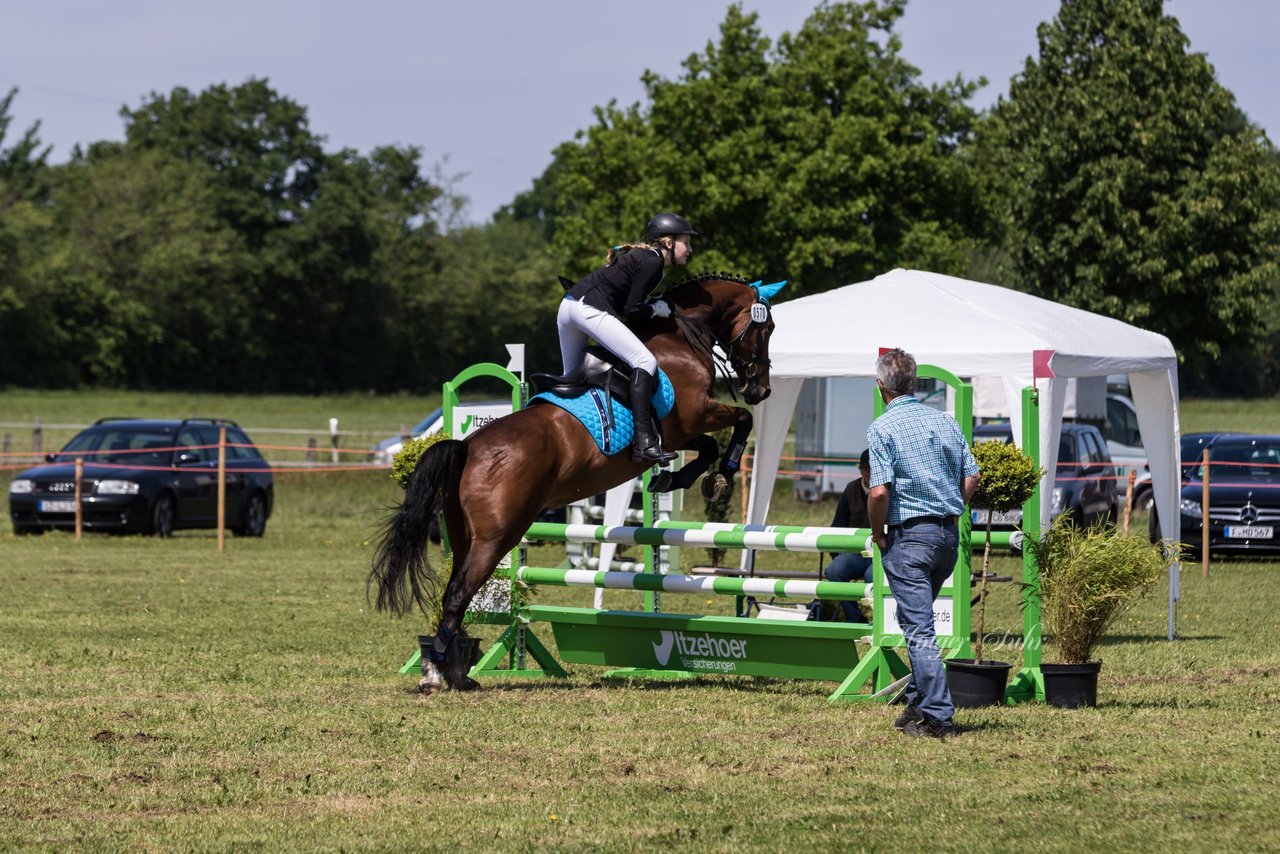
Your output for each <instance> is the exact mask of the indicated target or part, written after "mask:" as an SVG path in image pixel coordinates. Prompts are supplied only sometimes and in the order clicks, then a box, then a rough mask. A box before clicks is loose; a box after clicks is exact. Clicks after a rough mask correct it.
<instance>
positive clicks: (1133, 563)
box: [1025, 515, 1177, 664]
mask: <svg viewBox="0 0 1280 854" xmlns="http://www.w3.org/2000/svg"><path fill="white" fill-rule="evenodd" d="M1025 547H1026V548H1029V549H1031V551H1032V553H1033V554H1034V555H1035V558H1036V562H1037V563H1038V564H1039V565H1040V582H1039V595H1040V618H1041V623H1042V625H1043V627H1044V631H1045V633H1046V634H1048V635H1049V636H1051V638H1052V640H1053V643H1054V645H1055V646H1056V647H1057V649H1058V657H1059V659H1060V660H1061V661H1062V663H1064V664H1086V663H1088V662H1090V661H1091V660H1092V659H1093V651H1094V648H1095V647H1096V646H1097V644H1098V641H1099V640H1100V639H1101V638H1102V636H1103V634H1104V633H1105V632H1106V631H1107V629H1108V628H1110V627H1111V625H1112V624H1114V623H1115V622H1116V620H1117V619H1118V618H1119V617H1120V616H1121V615H1122V614H1124V613H1125V612H1126V611H1127V610H1129V609H1130V608H1131V607H1133V605H1134V603H1136V602H1137V601H1138V599H1140V598H1141V597H1142V596H1143V594H1145V593H1147V592H1148V591H1149V590H1150V589H1151V588H1152V587H1153V586H1154V585H1155V584H1156V582H1157V581H1159V580H1160V579H1161V578H1162V577H1163V576H1164V574H1165V572H1166V571H1167V570H1168V568H1169V566H1170V564H1171V563H1172V562H1173V561H1174V560H1176V559H1177V553H1176V552H1166V551H1165V550H1163V549H1162V548H1161V547H1160V546H1159V545H1153V544H1152V543H1150V542H1148V541H1147V540H1146V539H1144V538H1141V537H1136V536H1128V535H1124V534H1121V533H1119V532H1118V531H1117V530H1116V529H1115V527H1114V526H1097V527H1087V528H1080V527H1077V526H1076V525H1074V524H1072V522H1071V521H1070V520H1069V519H1068V518H1067V517H1066V516H1065V515H1064V516H1059V517H1058V518H1057V519H1055V520H1054V523H1053V525H1052V526H1050V528H1049V530H1048V532H1047V534H1046V535H1045V537H1044V539H1042V540H1040V541H1038V542H1037V541H1034V540H1028V542H1027V544H1026V546H1025Z"/></svg>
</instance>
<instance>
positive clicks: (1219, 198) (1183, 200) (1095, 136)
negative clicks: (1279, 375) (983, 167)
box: [983, 0, 1280, 367]
mask: <svg viewBox="0 0 1280 854" xmlns="http://www.w3.org/2000/svg"><path fill="white" fill-rule="evenodd" d="M983 138H984V145H986V146H988V147H989V148H988V153H989V155H990V158H991V162H992V164H993V166H994V169H995V171H996V172H997V173H998V174H999V175H1000V176H1001V177H1002V179H1003V181H1004V189H1003V192H1002V197H1003V198H1004V199H1005V200H1006V203H1007V208H1006V210H1005V214H1006V216H1007V223H1008V227H1009V235H1008V246H1009V254H1010V257H1011V258H1012V265H1013V271H1014V273H1015V275H1016V276H1017V278H1019V279H1020V280H1021V282H1022V283H1023V286H1025V287H1027V288H1028V289H1030V290H1032V291H1034V292H1036V293H1038V294H1040V295H1042V296H1045V297H1048V298H1050V299H1055V300H1059V301H1062V302H1066V303H1069V304H1071V305H1076V306H1079V307H1081V308H1086V309H1089V310H1091V311H1096V312H1099V313H1101V314H1106V315H1109V316H1112V317H1116V318H1119V319H1121V320H1124V321H1127V322H1131V323H1134V324H1137V325H1139V326H1142V327H1145V328H1148V329H1151V330H1154V331H1156V332H1160V333H1163V334H1165V335H1167V336H1168V337H1169V338H1170V340H1171V341H1172V342H1173V344H1174V346H1175V347H1176V348H1177V350H1178V351H1179V353H1180V354H1181V355H1182V356H1183V357H1184V359H1186V360H1187V361H1188V362H1189V363H1190V364H1191V365H1192V366H1193V367H1196V366H1199V367H1203V366H1204V365H1206V364H1208V363H1210V362H1212V361H1214V360H1216V359H1218V358H1219V356H1220V355H1221V353H1222V352H1223V350H1224V348H1225V347H1227V346H1228V345H1231V344H1234V345H1243V346H1245V347H1252V345H1253V344H1254V342H1256V340H1257V339H1258V336H1259V335H1260V333H1261V332H1262V328H1263V327H1262V323H1261V320H1260V318H1262V317H1263V316H1264V314H1265V312H1264V310H1263V309H1264V304H1265V302H1266V301H1267V299H1268V295H1269V292H1270V289H1271V286H1272V283H1273V282H1274V281H1275V279H1276V274H1277V267H1276V246H1277V238H1280V216H1278V215H1277V212H1278V210H1277V204H1276V202H1277V198H1280V171H1278V170H1277V168H1276V162H1275V159H1274V156H1273V149H1272V146H1271V144H1270V143H1269V142H1268V141H1267V140H1266V138H1265V137H1264V136H1263V134H1262V132H1261V131H1260V130H1259V129H1258V128H1256V127H1254V126H1253V125H1251V124H1249V122H1248V121H1247V120H1245V118H1244V116H1243V114H1242V113H1241V112H1240V110H1239V108H1238V107H1237V106H1236V104H1235V101H1234V98H1233V97H1232V95H1231V93H1230V92H1228V91H1227V90H1226V89H1224V88H1223V87H1222V86H1221V85H1220V84H1219V83H1218V81H1217V80H1216V78H1215V76H1214V71H1213V68H1212V66H1211V65H1210V64H1209V62H1208V60H1207V59H1206V58H1205V57H1204V55H1203V54H1198V53H1191V52H1189V50H1188V41H1187V38H1186V36H1185V35H1183V33H1182V30H1181V29H1180V27H1179V25H1178V22H1177V20H1176V19H1174V18H1172V17H1170V16H1168V15H1166V14H1165V13H1164V6H1163V2H1162V0H1064V2H1063V4H1062V6H1061V8H1060V10H1059V12H1058V15H1057V17H1056V18H1055V19H1054V20H1053V21H1051V22H1049V23H1045V24H1042V25H1041V26H1040V28H1039V58H1038V59H1031V58H1029V59H1028V60H1027V62H1026V65H1025V67H1024V69H1023V71H1022V73H1021V74H1020V75H1018V76H1017V77H1015V78H1014V80H1013V81H1012V84H1011V86H1010V91H1009V97H1008V98H1007V99H1002V100H1001V101H1000V102H999V103H998V104H997V106H996V108H995V110H994V111H993V115H992V117H991V122H990V125H989V127H987V128H986V129H985V132H984V135H983Z"/></svg>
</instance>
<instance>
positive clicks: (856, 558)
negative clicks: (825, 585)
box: [827, 552, 874, 623]
mask: <svg viewBox="0 0 1280 854" xmlns="http://www.w3.org/2000/svg"><path fill="white" fill-rule="evenodd" d="M873 571H874V568H873V566H872V564H871V558H869V557H863V556H862V555H858V554H849V553H847V552H846V553H843V554H838V555H836V556H835V557H833V558H832V559H831V563H829V564H828V565H827V581H852V582H855V583H856V582H859V581H863V582H866V583H867V584H870V583H871V578H872V574H873ZM840 608H841V610H843V611H844V621H845V622H846V623H861V622H862V621H863V616H862V612H861V611H859V610H858V606H857V605H856V604H854V603H853V602H841V603H840Z"/></svg>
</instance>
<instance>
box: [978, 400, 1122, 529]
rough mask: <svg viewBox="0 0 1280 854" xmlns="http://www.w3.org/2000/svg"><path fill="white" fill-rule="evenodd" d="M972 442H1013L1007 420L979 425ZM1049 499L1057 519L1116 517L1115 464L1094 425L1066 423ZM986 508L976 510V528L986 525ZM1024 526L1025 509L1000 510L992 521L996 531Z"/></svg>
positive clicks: (1084, 522) (1084, 521)
mask: <svg viewBox="0 0 1280 854" xmlns="http://www.w3.org/2000/svg"><path fill="white" fill-rule="evenodd" d="M973 441H975V442H993V441H1003V442H1012V441H1013V433H1012V430H1011V428H1010V427H1009V425H1008V423H996V424H979V425H977V426H975V427H974V428H973ZM1057 465H1058V467H1057V470H1056V472H1055V481H1054V485H1053V495H1052V496H1050V498H1049V515H1050V517H1052V518H1056V517H1058V516H1060V515H1062V514H1063V513H1066V514H1069V515H1070V518H1071V520H1072V521H1073V522H1075V523H1076V524H1077V525H1079V526H1081V527H1084V526H1085V525H1093V524H1097V523H1099V522H1114V521H1115V520H1116V501H1117V496H1116V493H1115V475H1116V472H1115V467H1114V466H1113V465H1112V464H1111V456H1110V454H1109V453H1108V452H1107V442H1106V440H1105V439H1103V438H1102V432H1101V431H1100V430H1099V429H1098V428H1097V427H1094V426H1093V425H1092V424H1074V423H1066V424H1063V425H1062V435H1061V436H1060V437H1059V439H1058V460H1057ZM986 514H987V511H986V510H974V511H973V525H974V529H975V530H980V529H981V528H984V527H985V526H986V524H987V515H986ZM1021 526H1022V511H1021V510H1017V509H1015V510H1008V511H1004V512H997V513H996V515H995V518H993V519H992V521H991V527H992V529H993V530H1006V531H1007V530H1010V529H1012V528H1019V527H1021Z"/></svg>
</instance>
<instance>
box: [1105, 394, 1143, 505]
mask: <svg viewBox="0 0 1280 854" xmlns="http://www.w3.org/2000/svg"><path fill="white" fill-rule="evenodd" d="M1102 435H1103V436H1104V437H1105V438H1106V440H1107V450H1108V451H1110V452H1111V460H1112V462H1114V463H1115V464H1116V492H1118V493H1119V494H1120V502H1121V504H1122V505H1123V502H1124V496H1125V492H1126V490H1127V489H1128V481H1129V472H1131V471H1134V472H1137V475H1138V476H1137V479H1136V480H1134V483H1133V507H1134V509H1135V510H1150V509H1151V500H1152V499H1151V468H1150V467H1149V466H1148V464H1147V452H1146V450H1145V449H1144V448H1143V447H1142V434H1141V433H1140V432H1139V431H1138V410H1137V408H1136V407H1135V406H1134V405H1133V401H1132V400H1130V399H1129V397H1128V396H1127V395H1124V394H1120V393H1119V392H1111V391H1109V392H1107V421H1106V423H1105V424H1104V425H1103V427H1102Z"/></svg>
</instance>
